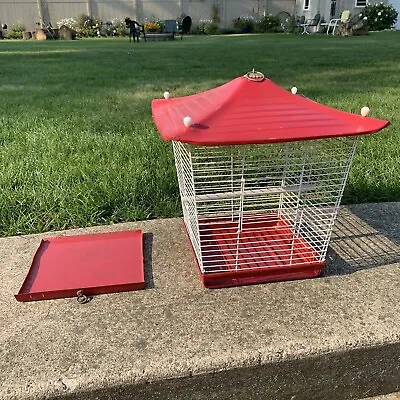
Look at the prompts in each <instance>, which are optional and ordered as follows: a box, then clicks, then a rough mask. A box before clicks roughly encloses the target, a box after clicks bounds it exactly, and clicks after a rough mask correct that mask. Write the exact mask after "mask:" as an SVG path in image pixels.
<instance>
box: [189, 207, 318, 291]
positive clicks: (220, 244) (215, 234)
mask: <svg viewBox="0 0 400 400" xmlns="http://www.w3.org/2000/svg"><path fill="white" fill-rule="evenodd" d="M183 225H184V227H185V224H183ZM200 226H201V228H200V236H201V238H202V239H201V248H202V251H204V250H205V249H206V251H207V257H204V253H205V252H204V253H203V266H204V268H205V269H208V271H207V272H205V273H203V272H202V271H201V269H200V266H199V264H198V262H197V258H196V255H195V252H194V250H193V247H192V251H193V254H194V256H195V260H196V264H197V269H198V271H199V274H200V278H201V280H202V283H203V285H204V286H205V287H206V288H210V289H217V288H223V287H232V286H242V285H252V284H257V283H267V282H276V281H286V280H295V279H306V278H315V277H316V276H318V275H320V273H321V271H322V269H323V267H324V266H325V262H324V261H322V262H321V261H319V260H318V254H317V253H316V252H315V251H314V250H313V248H312V247H311V246H310V244H308V243H307V241H306V240H305V239H304V238H302V237H301V236H298V237H296V239H295V240H294V246H292V244H293V235H292V232H291V230H290V225H289V223H288V222H287V221H286V219H284V218H282V217H281V218H280V219H279V220H277V216H276V215H274V216H273V217H271V216H266V218H265V219H263V220H262V221H258V222H248V223H244V225H243V228H244V229H243V231H242V233H241V239H242V240H241V247H240V253H239V263H238V266H235V265H234V263H233V262H232V260H233V259H234V257H235V253H236V245H233V242H234V240H233V239H234V238H236V237H237V224H236V223H232V222H230V221H227V220H225V221H224V220H223V219H222V218H221V220H218V221H215V220H214V221H213V223H212V224H207V225H203V224H200ZM203 226H206V228H202V227H203ZM185 231H186V228H185ZM187 236H188V235H187ZM188 239H189V237H188ZM277 239H278V240H279V250H277V247H278V246H277V244H276V243H277ZM255 242H256V243H257V252H256V253H257V260H256V261H252V262H251V265H249V264H248V263H246V261H245V259H246V257H248V255H249V254H254V253H255V248H254V243H255ZM189 243H190V244H191V241H190V239H189ZM191 246H192V244H191ZM210 249H212V251H210ZM292 249H293V250H292ZM271 254H273V257H271ZM290 254H292V259H293V260H294V261H293V263H292V264H291V265H288V261H287V260H288V257H289V256H290Z"/></svg>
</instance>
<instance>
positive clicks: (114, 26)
mask: <svg viewBox="0 0 400 400" xmlns="http://www.w3.org/2000/svg"><path fill="white" fill-rule="evenodd" d="M106 26H107V36H127V35H128V29H127V27H126V24H125V21H124V20H123V19H122V18H114V19H113V20H112V21H111V23H107V24H106ZM103 27H104V24H103Z"/></svg>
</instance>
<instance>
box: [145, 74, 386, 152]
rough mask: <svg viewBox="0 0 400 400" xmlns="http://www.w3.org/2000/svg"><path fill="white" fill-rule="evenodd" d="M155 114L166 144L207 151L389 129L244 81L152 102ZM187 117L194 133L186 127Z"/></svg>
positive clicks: (265, 83) (272, 87)
mask: <svg viewBox="0 0 400 400" xmlns="http://www.w3.org/2000/svg"><path fill="white" fill-rule="evenodd" d="M152 112H153V118H154V122H155V124H156V126H157V128H158V130H159V132H160V134H161V136H162V138H163V139H164V140H175V141H180V142H185V143H191V144H194V145H203V146H215V145H236V144H256V143H277V142H289V141H298V140H308V139H321V138H329V137H338V136H351V135H362V134H367V133H373V132H377V131H379V130H381V129H383V128H384V127H386V126H387V125H389V122H388V121H385V120H381V119H375V118H368V117H362V116H361V115H356V114H351V113H348V112H344V111H339V110H335V109H333V108H330V107H327V106H324V105H321V104H319V103H316V102H314V101H312V100H310V99H307V98H305V97H303V96H299V95H294V94H292V93H291V92H288V91H287V90H285V89H283V88H281V87H280V86H278V85H276V84H275V83H273V82H272V81H270V80H269V79H265V80H263V81H261V82H257V81H251V80H249V79H247V78H246V77H239V78H236V79H234V80H232V81H231V82H228V83H226V84H225V85H222V86H220V87H217V88H215V89H211V90H208V91H206V92H203V93H199V94H195V95H192V96H186V97H177V98H170V99H156V100H153V101H152ZM187 116H189V117H191V119H192V121H193V125H192V126H190V127H186V126H185V125H184V124H183V118H184V117H187Z"/></svg>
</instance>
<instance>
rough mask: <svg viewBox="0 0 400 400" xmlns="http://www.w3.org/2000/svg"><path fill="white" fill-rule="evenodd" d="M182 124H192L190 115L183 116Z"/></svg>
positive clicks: (187, 125)
mask: <svg viewBox="0 0 400 400" xmlns="http://www.w3.org/2000/svg"><path fill="white" fill-rule="evenodd" d="M183 125H185V126H186V127H189V126H192V125H193V120H192V118H190V117H185V118H183Z"/></svg>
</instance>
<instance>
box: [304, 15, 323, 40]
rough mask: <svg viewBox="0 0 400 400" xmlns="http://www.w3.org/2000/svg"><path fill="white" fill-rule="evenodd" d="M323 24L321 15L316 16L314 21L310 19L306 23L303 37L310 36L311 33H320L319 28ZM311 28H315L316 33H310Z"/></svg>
mask: <svg viewBox="0 0 400 400" xmlns="http://www.w3.org/2000/svg"><path fill="white" fill-rule="evenodd" d="M320 23H321V14H319V13H318V14H315V17H314V18H313V19H309V20H307V21H306V23H305V24H304V26H303V32H302V33H301V34H302V35H304V34H306V35H310V34H311V33H315V32H318V28H319V26H320ZM310 28H314V32H310Z"/></svg>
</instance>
